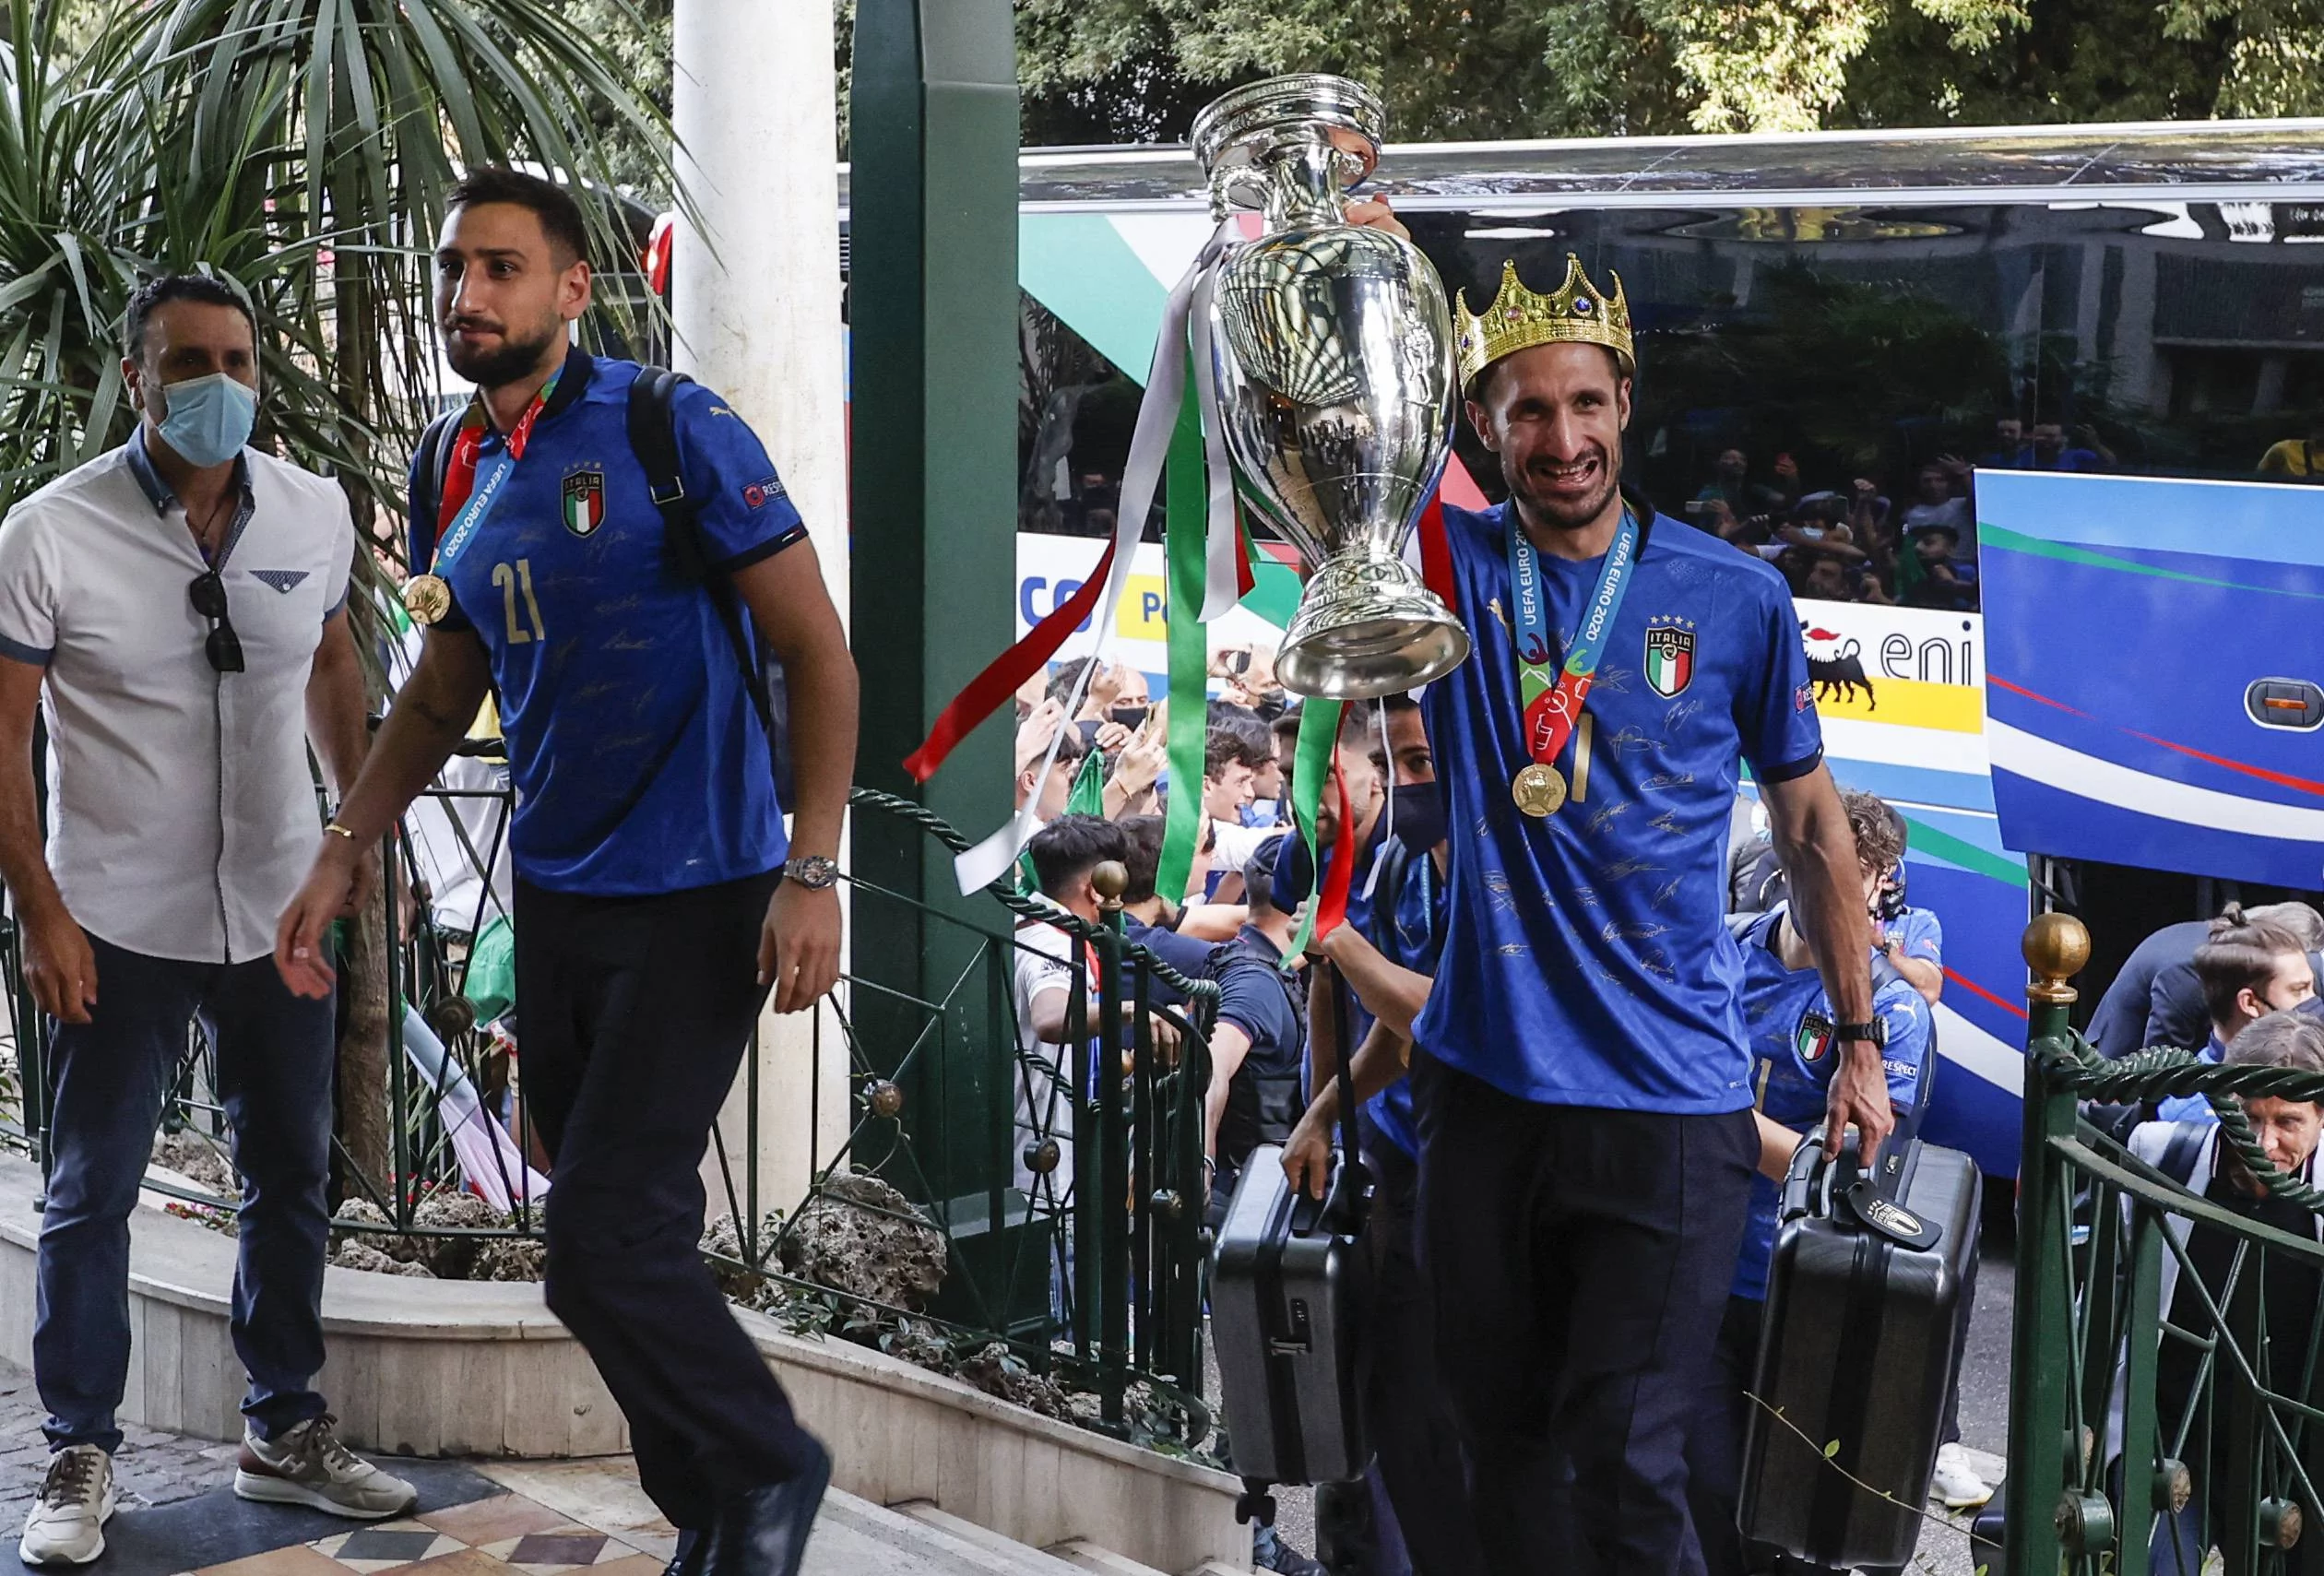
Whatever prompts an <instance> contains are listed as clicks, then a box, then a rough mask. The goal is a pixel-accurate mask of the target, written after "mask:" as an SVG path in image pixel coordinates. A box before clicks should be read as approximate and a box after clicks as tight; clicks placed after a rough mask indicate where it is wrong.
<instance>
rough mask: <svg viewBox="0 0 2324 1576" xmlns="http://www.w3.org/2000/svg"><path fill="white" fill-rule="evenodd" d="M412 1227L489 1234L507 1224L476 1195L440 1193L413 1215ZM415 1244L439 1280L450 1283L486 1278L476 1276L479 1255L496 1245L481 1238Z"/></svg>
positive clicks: (419, 1240)
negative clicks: (483, 1250) (488, 1232)
mask: <svg viewBox="0 0 2324 1576" xmlns="http://www.w3.org/2000/svg"><path fill="white" fill-rule="evenodd" d="M411 1223H412V1225H414V1226H433V1227H435V1228H438V1229H442V1228H445V1227H447V1226H448V1227H453V1228H456V1229H465V1230H471V1231H489V1230H491V1229H492V1228H493V1227H495V1226H505V1225H506V1224H507V1221H506V1220H504V1218H503V1217H502V1215H501V1214H500V1212H499V1211H497V1210H495V1209H494V1208H492V1205H491V1204H488V1203H485V1202H484V1201H483V1200H482V1199H480V1198H478V1197H477V1196H476V1195H475V1194H474V1193H456V1192H440V1193H430V1194H429V1195H428V1196H427V1197H426V1198H424V1199H422V1200H421V1201H420V1207H419V1208H418V1209H415V1210H413V1211H412V1212H411ZM413 1241H414V1242H415V1244H416V1245H417V1247H418V1249H419V1253H418V1255H417V1256H418V1258H419V1260H420V1262H421V1263H423V1264H425V1265H427V1266H428V1268H430V1269H431V1270H433V1271H434V1272H435V1274H436V1276H437V1278H439V1279H441V1280H447V1281H465V1280H472V1279H480V1278H482V1277H480V1276H478V1275H477V1274H475V1268H476V1261H477V1255H478V1253H479V1252H480V1250H482V1249H484V1248H486V1247H488V1246H492V1245H493V1244H492V1243H491V1241H490V1240H489V1239H488V1238H480V1237H415V1238H413ZM390 1251H391V1252H392V1251H393V1250H392V1249H391V1250H390ZM397 1256H398V1257H401V1255H400V1254H399V1255H397Z"/></svg>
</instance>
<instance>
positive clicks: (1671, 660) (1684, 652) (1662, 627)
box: [1646, 613, 1695, 701]
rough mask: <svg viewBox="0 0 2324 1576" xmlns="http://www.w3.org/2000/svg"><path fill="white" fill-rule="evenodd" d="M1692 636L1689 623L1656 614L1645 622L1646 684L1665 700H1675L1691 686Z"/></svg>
mask: <svg viewBox="0 0 2324 1576" xmlns="http://www.w3.org/2000/svg"><path fill="white" fill-rule="evenodd" d="M1694 650H1695V632H1694V623H1693V622H1692V621H1691V620H1688V619H1681V618H1670V617H1667V616H1666V615H1663V614H1659V613H1658V614H1656V615H1655V616H1654V618H1651V619H1649V620H1647V621H1646V683H1647V687H1648V688H1650V689H1652V690H1653V691H1654V693H1656V694H1658V695H1660V696H1662V698H1663V699H1665V700H1666V701H1667V700H1676V699H1677V698H1678V695H1679V694H1680V693H1681V692H1683V691H1684V690H1685V689H1686V687H1687V686H1688V685H1689V684H1691V683H1692V682H1694Z"/></svg>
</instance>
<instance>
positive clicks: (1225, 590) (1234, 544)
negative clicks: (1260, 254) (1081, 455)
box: [1194, 221, 1242, 623]
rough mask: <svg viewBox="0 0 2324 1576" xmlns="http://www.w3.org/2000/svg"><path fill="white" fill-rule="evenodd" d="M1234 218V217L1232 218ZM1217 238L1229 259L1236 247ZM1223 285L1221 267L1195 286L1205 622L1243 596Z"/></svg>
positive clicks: (1222, 231) (1223, 613) (1222, 258)
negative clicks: (1219, 305) (1221, 364)
mask: <svg viewBox="0 0 2324 1576" xmlns="http://www.w3.org/2000/svg"><path fill="white" fill-rule="evenodd" d="M1230 222H1231V221H1230ZM1226 231H1227V226H1225V225H1222V226H1220V234H1221V241H1220V242H1217V243H1214V246H1215V249H1216V250H1217V251H1218V253H1219V254H1220V255H1219V258H1218V261H1219V262H1222V263H1223V262H1224V261H1225V260H1226V254H1227V251H1229V250H1231V245H1230V244H1226V243H1224V242H1225V232H1226ZM1217 288H1218V270H1217V268H1216V267H1212V268H1210V269H1207V270H1205V271H1204V273H1203V278H1202V282H1201V283H1200V284H1198V285H1196V286H1195V287H1194V399H1195V403H1196V404H1197V406H1199V407H1200V409H1201V411H1202V417H1203V467H1204V468H1205V469H1206V470H1207V471H1208V473H1209V477H1210V492H1209V512H1208V522H1207V525H1206V527H1205V531H1204V539H1203V611H1202V615H1201V622H1203V623H1213V622H1216V621H1217V620H1219V619H1221V618H1223V617H1225V616H1226V614H1227V610H1228V609H1229V608H1232V607H1233V606H1234V605H1235V604H1236V603H1237V602H1239V601H1241V600H1242V533H1241V532H1240V531H1239V530H1238V529H1236V527H1235V467H1234V462H1233V461H1232V460H1231V459H1229V458H1228V457H1227V422H1226V419H1225V417H1224V415H1223V414H1222V413H1221V411H1220V409H1219V406H1218V367H1217V363H1216V362H1215V361H1212V359H1211V350H1212V337H1211V302H1212V299H1213V297H1214V294H1215V291H1216V290H1217Z"/></svg>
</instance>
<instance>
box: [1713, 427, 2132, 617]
mask: <svg viewBox="0 0 2324 1576" xmlns="http://www.w3.org/2000/svg"><path fill="white" fill-rule="evenodd" d="M2113 466H2114V456H2112V455H2111V454H2110V453H2109V452H2108V451H2107V449H2106V447H2105V444H2104V443H2103V442H2101V441H2100V439H2099V437H2098V435H2097V433H2095V432H2094V431H2093V430H2092V429H2090V428H2088V427H2079V428H2075V429H2073V430H2072V431H2071V433H2069V431H2068V429H2067V428H2066V427H2065V426H2064V425H2063V424H2062V423H2059V422H2057V421H2036V422H2034V423H2033V424H2032V425H2031V426H2030V427H2029V426H2028V425H2027V424H2026V423H2025V422H2023V421H2021V420H2020V419H2018V418H2017V417H2014V416H2005V417H2003V418H2001V419H2000V420H1999V421H1996V422H1995V423H1994V431H1993V447H1992V448H1991V449H1989V450H1987V451H1986V452H1985V453H1983V454H1981V455H1979V456H1977V458H1976V460H1975V461H1974V465H1973V464H1972V462H1971V461H1969V460H1967V459H1964V458H1962V457H1961V456H1958V455H1950V454H1948V455H1939V456H1937V457H1936V458H1934V459H1931V460H1928V461H1927V462H1926V463H1924V464H1922V465H1921V466H1919V467H1918V468H1916V469H1915V470H1914V471H1913V473H1912V474H1911V476H1910V477H1909V478H1903V479H1899V480H1901V481H1903V483H1904V484H1903V485H1884V484H1883V483H1881V482H1879V481H1877V480H1872V479H1871V478H1868V477H1862V476H1858V477H1853V478H1851V479H1849V480H1848V482H1847V484H1846V486H1845V487H1844V488H1843V487H1841V486H1839V485H1837V484H1836V483H1835V484H1834V485H1832V486H1830V487H1820V488H1810V487H1808V485H1807V484H1806V482H1805V481H1804V480H1802V478H1801V474H1800V468H1799V463H1798V461H1797V460H1796V459H1794V458H1793V457H1792V456H1791V455H1789V454H1787V453H1786V454H1778V455H1777V456H1775V458H1774V460H1773V464H1772V465H1770V466H1769V468H1767V470H1766V472H1765V473H1764V474H1763V475H1759V474H1755V473H1754V468H1753V466H1752V463H1751V457H1750V456H1749V454H1747V453H1746V452H1745V451H1744V450H1742V449H1740V448H1728V449H1725V450H1722V451H1721V452H1720V454H1719V456H1718V459H1717V461H1716V462H1715V464H1714V465H1713V470H1712V474H1711V476H1710V478H1709V479H1708V480H1706V481H1704V482H1703V484H1702V486H1701V488H1700V489H1699V490H1698V491H1697V492H1696V493H1695V495H1694V497H1693V498H1691V499H1690V500H1689V501H1688V502H1687V504H1686V505H1685V515H1686V517H1687V519H1688V520H1689V521H1690V522H1691V523H1692V524H1693V525H1695V526H1697V527H1700V528H1701V529H1703V530H1705V531H1708V532H1710V533H1711V534H1712V535H1713V536H1715V537H1717V538H1719V539H1721V540H1723V541H1728V542H1732V543H1734V544H1735V545H1736V546H1737V547H1738V548H1740V549H1742V550H1743V551H1747V552H1750V553H1754V554H1756V555H1757V556H1759V557H1761V558H1764V559H1766V560H1767V561H1768V562H1770V563H1773V564H1774V565H1775V567H1776V568H1777V569H1778V570H1779V571H1780V572H1781V573H1782V574H1783V576H1784V582H1785V583H1786V584H1787V585H1789V586H1790V587H1791V589H1792V594H1793V595H1794V596H1796V597H1805V598H1813V599H1816V600H1820V601H1832V602H1871V603H1877V604H1879V605H1881V606H1884V607H1906V608H1933V609H1936V610H1939V611H1944V612H1974V611H1975V610H1976V609H1977V605H1978V582H1977V516H1976V499H1975V489H1974V473H1975V472H1976V471H1978V470H2055V471H2100V470H2107V469H2111V468H2113Z"/></svg>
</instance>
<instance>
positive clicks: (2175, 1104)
mask: <svg viewBox="0 0 2324 1576" xmlns="http://www.w3.org/2000/svg"><path fill="white" fill-rule="evenodd" d="M2302 1005H2303V1006H2305V1005H2306V1003H2305V1002H2303V1003H2302ZM2195 1054H2196V1055H2198V1056H2199V1057H2201V1058H2202V1059H2203V1060H2204V1061H2208V1062H2210V1063H2211V1065H2212V1066H2214V1067H2216V1066H2218V1065H2219V1063H2220V1061H2221V1059H2222V1058H2223V1057H2225V1056H2226V1054H2227V1048H2226V1047H2225V1046H2223V1045H2222V1044H2221V1043H2220V1040H2219V1031H2218V1030H2217V1029H2213V1030H2212V1031H2211V1039H2210V1040H2209V1041H2208V1042H2207V1043H2206V1044H2205V1045H2204V1047H2203V1049H2200V1050H2199V1051H2197V1052H2196V1053H2195ZM2154 1120H2156V1121H2209V1122H2215V1121H2217V1120H2219V1113H2218V1112H2217V1111H2215V1110H2213V1109H2211V1101H2209V1100H2207V1099H2205V1098H2204V1097H2203V1096H2200V1095H2173V1096H2170V1097H2169V1098H2168V1099H2165V1100H2162V1101H2160V1102H2158V1103H2157V1104H2156V1106H2155V1108H2154Z"/></svg>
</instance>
